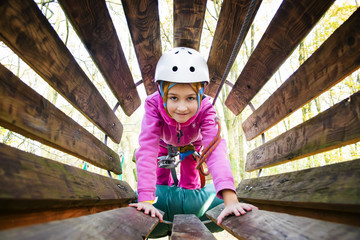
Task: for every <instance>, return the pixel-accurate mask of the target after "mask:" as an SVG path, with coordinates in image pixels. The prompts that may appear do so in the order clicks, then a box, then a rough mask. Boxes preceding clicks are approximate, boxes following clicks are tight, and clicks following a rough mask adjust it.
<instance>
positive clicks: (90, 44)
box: [59, 0, 141, 116]
mask: <svg viewBox="0 0 360 240" xmlns="http://www.w3.org/2000/svg"><path fill="white" fill-rule="evenodd" d="M59 3H60V5H61V7H62V8H63V10H64V11H65V13H66V15H67V17H68V18H69V20H70V21H71V23H72V25H73V26H74V28H75V30H76V32H77V34H78V35H79V37H80V39H81V40H82V42H83V43H84V45H85V47H86V48H87V50H88V52H89V54H90V55H91V57H92V59H93V60H94V62H95V63H96V65H97V66H98V68H99V69H100V71H101V73H102V75H103V76H104V78H105V80H106V81H107V83H108V85H109V87H110V89H111V90H112V91H113V93H114V95H115V97H116V98H117V99H118V101H119V103H120V106H121V107H122V109H123V110H124V112H125V114H126V115H128V116H130V115H131V114H132V113H133V112H134V111H135V110H136V109H137V108H138V107H139V106H140V104H141V102H140V97H139V94H138V92H137V90H136V86H135V83H134V80H133V77H132V75H131V72H130V69H129V66H128V64H127V61H126V58H125V55H124V52H123V50H122V47H121V44H120V41H119V39H118V37H117V34H116V30H115V27H114V24H113V23H112V20H111V17H110V14H109V11H108V9H107V7H106V3H105V1H104V0H97V1H90V0H82V1H71V0H61V1H59Z"/></svg>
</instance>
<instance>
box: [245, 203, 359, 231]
mask: <svg viewBox="0 0 360 240" xmlns="http://www.w3.org/2000/svg"><path fill="white" fill-rule="evenodd" d="M246 202H247V203H251V204H253V205H255V206H257V207H258V208H259V209H261V210H266V211H271V212H280V213H287V214H290V215H296V216H301V217H308V218H314V219H319V220H323V221H328V222H335V223H341V224H346V225H352V226H357V227H360V222H359V219H360V213H357V212H340V211H337V209H336V206H334V209H332V210H323V209H314V208H305V207H292V206H288V205H286V206H285V205H276V202H275V203H273V202H272V201H268V202H266V203H265V202H264V203H263V202H261V203H260V202H259V201H258V200H247V201H246Z"/></svg>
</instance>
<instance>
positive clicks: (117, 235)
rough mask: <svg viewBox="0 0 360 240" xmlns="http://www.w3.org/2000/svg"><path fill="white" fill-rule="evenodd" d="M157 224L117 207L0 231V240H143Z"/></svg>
mask: <svg viewBox="0 0 360 240" xmlns="http://www.w3.org/2000/svg"><path fill="white" fill-rule="evenodd" d="M158 222H159V219H158V218H152V217H151V216H149V215H146V214H144V213H142V212H139V211H137V210H136V209H135V208H130V207H127V208H119V209H114V210H110V211H105V212H101V213H96V214H92V215H88V216H82V217H78V218H71V219H66V220H62V221H55V222H50V223H45V224H39V225H34V226H29V227H24V228H17V229H13V230H7V231H3V232H0V238H1V239H59V240H60V239H127V240H133V239H134V240H135V239H136V240H138V239H145V238H146V237H147V236H148V234H149V233H150V232H151V231H152V229H153V228H154V227H155V226H156V225H157V223H158Z"/></svg>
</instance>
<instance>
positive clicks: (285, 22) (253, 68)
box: [225, 0, 334, 115]
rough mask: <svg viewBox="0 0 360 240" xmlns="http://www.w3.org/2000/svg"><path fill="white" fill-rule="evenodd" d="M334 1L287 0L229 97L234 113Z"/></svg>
mask: <svg viewBox="0 0 360 240" xmlns="http://www.w3.org/2000/svg"><path fill="white" fill-rule="evenodd" d="M333 2H334V0H330V1H328V0H319V1H312V0H304V1H300V2H299V1H296V0H284V1H283V3H282V4H281V6H280V8H279V9H278V11H277V13H276V15H275V16H274V18H273V20H272V21H271V23H270V25H269V27H268V28H267V29H266V31H265V33H264V35H263V37H262V38H261V40H260V42H259V43H258V45H257V47H256V48H255V50H254V52H253V54H252V55H251V56H250V59H249V60H248V62H247V63H246V65H245V67H244V69H243V70H242V72H241V74H240V76H239V77H238V79H237V81H236V83H235V85H234V87H233V88H232V90H231V92H230V94H229V95H228V97H227V99H226V101H225V104H226V106H227V107H228V108H229V109H230V110H231V111H232V112H233V113H234V114H236V115H238V114H240V113H241V112H242V110H243V109H244V108H245V107H246V105H247V104H248V103H249V102H250V100H251V99H252V98H253V97H254V96H255V95H256V94H257V93H258V92H259V90H260V89H261V88H262V87H263V86H264V84H265V83H266V82H267V81H268V80H269V79H270V78H271V76H272V75H273V74H274V73H275V71H276V70H277V69H278V68H279V67H280V66H281V64H283V62H285V60H286V59H287V58H288V57H289V56H290V55H291V53H292V52H293V51H294V49H295V48H296V47H297V45H298V44H299V43H300V42H301V40H302V39H303V38H304V37H305V36H306V35H307V34H308V33H309V32H310V30H311V29H312V28H313V27H314V26H315V24H316V23H317V21H318V20H319V19H320V18H321V16H322V15H323V14H324V13H325V12H326V10H327V9H328V8H329V7H330V6H331V5H332V3H333Z"/></svg>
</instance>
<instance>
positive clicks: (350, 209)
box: [236, 159, 360, 225]
mask: <svg viewBox="0 0 360 240" xmlns="http://www.w3.org/2000/svg"><path fill="white" fill-rule="evenodd" d="M359 186H360V159H358V160H352V161H348V162H342V163H336V164H331V165H327V166H324V167H317V168H311V169H306V170H301V171H297V172H290V173H283V174H278V175H273V176H265V177H260V178H253V179H244V180H242V181H241V182H240V183H239V185H238V187H237V189H236V190H237V196H238V198H239V199H241V200H243V201H245V202H251V203H253V204H255V205H257V203H264V204H270V205H278V206H289V207H296V208H302V209H304V208H307V209H310V210H309V211H310V212H314V215H310V216H315V217H317V216H316V215H317V214H319V212H321V213H322V214H323V216H322V217H323V218H322V219H325V220H328V221H346V219H344V218H343V217H340V218H339V219H336V218H334V215H333V214H334V213H336V215H341V214H340V213H341V212H345V213H349V214H345V215H344V216H351V215H354V216H357V217H359V216H360V188H359ZM317 209H320V211H319V212H318V211H317ZM321 210H325V211H321ZM328 213H329V214H328ZM306 214H307V215H308V214H309V213H306ZM357 222H358V225H360V222H359V221H357ZM347 223H348V222H347Z"/></svg>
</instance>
